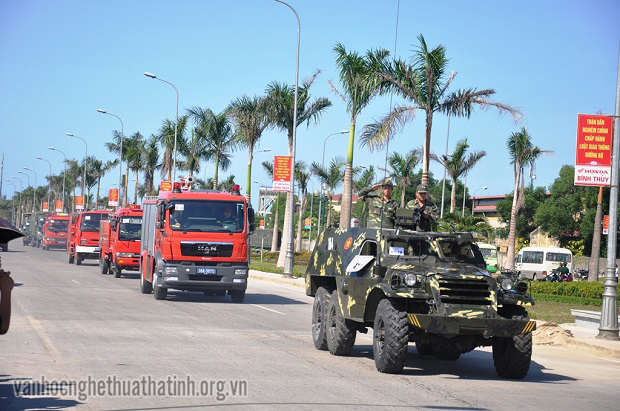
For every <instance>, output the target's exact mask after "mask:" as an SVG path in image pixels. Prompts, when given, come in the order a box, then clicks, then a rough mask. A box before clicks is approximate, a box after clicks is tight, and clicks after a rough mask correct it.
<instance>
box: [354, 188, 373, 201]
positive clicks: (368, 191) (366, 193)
mask: <svg viewBox="0 0 620 411" xmlns="http://www.w3.org/2000/svg"><path fill="white" fill-rule="evenodd" d="M374 187H375V186H372V187H366V188H362V189H361V190H360V191H359V193H357V194H358V196H359V198H360V200H362V201H366V199H367V198H372V197H376V195H375V194H374V191H375V188H374Z"/></svg>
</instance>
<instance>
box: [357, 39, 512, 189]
mask: <svg viewBox="0 0 620 411" xmlns="http://www.w3.org/2000/svg"><path fill="white" fill-rule="evenodd" d="M418 40H419V41H420V47H419V49H418V50H417V51H416V53H415V55H414V56H413V64H407V63H406V62H405V61H403V60H400V59H394V60H393V61H391V62H389V63H387V64H385V65H384V67H383V69H382V70H380V71H379V72H378V76H379V78H381V79H382V80H383V83H382V87H381V91H382V92H390V91H395V92H396V93H397V94H399V95H400V96H402V97H403V98H405V99H406V100H408V101H410V102H411V103H413V105H410V106H400V107H398V106H397V107H395V108H394V109H393V110H392V111H391V112H390V113H388V114H387V115H386V116H385V117H383V118H382V119H380V120H379V121H378V122H376V123H373V124H369V125H367V126H365V127H364V132H363V133H362V136H361V137H360V141H361V143H362V144H363V145H368V146H369V147H370V149H371V150H372V149H375V148H379V147H383V146H384V145H385V144H386V143H387V142H388V141H389V140H390V139H391V138H392V137H393V135H394V134H395V133H396V132H397V131H398V130H399V129H400V128H401V127H402V126H403V125H404V124H405V123H407V122H408V121H410V120H411V119H412V118H413V117H414V115H415V113H416V112H417V111H418V110H422V111H424V112H425V114H426V132H425V138H424V155H423V159H422V184H425V185H426V184H428V166H429V159H430V144H431V129H432V127H433V114H434V113H435V112H441V113H445V114H448V115H451V116H457V117H467V118H469V117H470V116H471V114H472V113H473V111H474V107H475V106H479V107H481V108H483V109H487V108H489V107H494V108H496V109H497V110H498V111H499V112H500V114H503V113H509V114H511V115H512V116H513V118H514V120H515V121H517V120H518V118H519V117H520V112H519V110H517V109H516V108H513V107H510V106H508V105H506V104H503V103H498V102H494V101H490V100H489V97H490V96H491V95H493V94H495V90H493V89H484V90H477V89H475V88H469V89H459V90H456V91H454V92H450V93H449V92H448V88H449V87H450V84H451V83H452V80H454V77H455V76H456V72H452V73H450V75H448V77H447V79H444V78H445V75H446V72H447V66H448V59H447V58H446V49H445V47H444V46H442V45H439V46H437V47H436V48H434V49H433V50H429V49H428V46H427V45H426V41H425V40H424V36H422V35H421V34H420V35H419V36H418Z"/></svg>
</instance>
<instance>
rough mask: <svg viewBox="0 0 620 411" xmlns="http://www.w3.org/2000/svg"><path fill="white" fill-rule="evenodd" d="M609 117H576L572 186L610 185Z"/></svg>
mask: <svg viewBox="0 0 620 411" xmlns="http://www.w3.org/2000/svg"><path fill="white" fill-rule="evenodd" d="M612 137H613V117H611V116H599V115H593V114H579V115H578V116H577V153H576V158H575V181H574V183H575V185H578V186H598V187H601V186H602V187H607V186H609V185H610V184H611V148H612V147H611V146H612Z"/></svg>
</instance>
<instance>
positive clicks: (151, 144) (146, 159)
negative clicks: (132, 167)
mask: <svg viewBox="0 0 620 411" xmlns="http://www.w3.org/2000/svg"><path fill="white" fill-rule="evenodd" d="M158 168H160V165H159V138H158V137H157V136H156V135H151V137H150V138H149V139H148V140H146V142H145V144H144V153H143V162H142V171H143V172H144V190H145V195H147V196H153V195H155V194H156V190H155V187H154V184H153V180H154V178H155V171H156V170H157V169H158Z"/></svg>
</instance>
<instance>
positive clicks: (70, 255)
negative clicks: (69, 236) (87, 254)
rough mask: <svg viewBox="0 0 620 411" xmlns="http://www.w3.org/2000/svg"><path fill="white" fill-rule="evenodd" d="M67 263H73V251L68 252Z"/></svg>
mask: <svg viewBox="0 0 620 411" xmlns="http://www.w3.org/2000/svg"><path fill="white" fill-rule="evenodd" d="M68 262H69V264H73V253H71V254H69V261H68Z"/></svg>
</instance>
